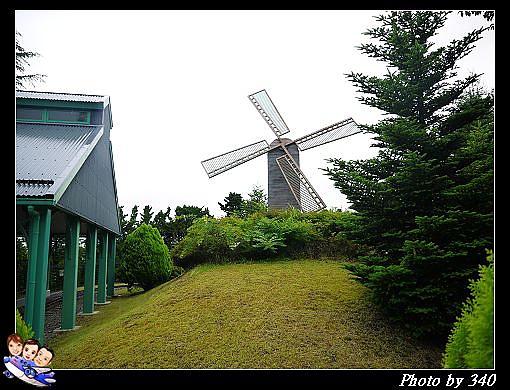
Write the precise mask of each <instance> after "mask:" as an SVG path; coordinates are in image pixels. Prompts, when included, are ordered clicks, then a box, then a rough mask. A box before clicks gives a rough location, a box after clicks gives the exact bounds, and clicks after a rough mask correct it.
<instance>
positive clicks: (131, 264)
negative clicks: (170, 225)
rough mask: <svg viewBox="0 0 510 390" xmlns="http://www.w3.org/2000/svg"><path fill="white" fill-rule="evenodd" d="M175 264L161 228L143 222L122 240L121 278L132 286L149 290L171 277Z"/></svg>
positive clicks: (119, 275) (119, 274)
mask: <svg viewBox="0 0 510 390" xmlns="http://www.w3.org/2000/svg"><path fill="white" fill-rule="evenodd" d="M172 266H173V264H172V261H171V259H170V252H169V250H168V248H167V246H166V245H165V243H164V242H163V239H162V238H161V235H160V234H159V231H158V229H156V228H154V227H152V226H150V225H147V224H144V223H142V224H141V225H140V226H138V227H137V228H136V230H134V231H133V232H132V233H130V234H129V235H128V236H127V237H126V239H125V241H124V243H123V246H122V257H121V260H120V264H119V272H118V278H119V279H120V280H122V281H124V282H126V283H128V285H129V286H133V285H134V284H139V285H140V286H141V287H142V288H143V289H144V290H149V289H151V288H153V287H155V286H157V285H159V284H161V283H164V282H166V281H167V280H169V279H170V276H171V273H172Z"/></svg>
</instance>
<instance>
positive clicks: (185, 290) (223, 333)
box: [51, 260, 442, 368]
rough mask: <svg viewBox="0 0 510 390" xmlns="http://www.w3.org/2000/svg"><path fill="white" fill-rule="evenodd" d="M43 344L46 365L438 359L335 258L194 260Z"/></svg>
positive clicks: (386, 364) (326, 364) (347, 364)
mask: <svg viewBox="0 0 510 390" xmlns="http://www.w3.org/2000/svg"><path fill="white" fill-rule="evenodd" d="M99 310H100V313H99V314H97V315H95V316H91V317H80V318H79V321H78V325H80V326H81V328H80V329H79V330H77V331H75V332H71V333H67V334H60V335H58V336H57V337H55V338H54V339H53V340H52V342H51V345H52V346H53V348H54V349H55V352H56V356H55V359H54V362H53V367H54V368H440V367H441V353H442V350H441V349H440V348H438V347H437V346H431V345H427V344H425V343H421V342H417V341H416V340H413V339H411V338H409V337H407V336H406V335H404V333H403V332H402V331H401V330H400V329H398V328H395V327H394V326H393V325H391V324H389V323H388V322H387V320H385V319H384V317H383V316H382V315H381V314H380V313H379V312H378V310H377V309H376V308H375V307H374V306H373V305H372V304H370V303H369V302H368V300H367V290H366V288H365V287H363V286H362V285H360V284H359V283H357V282H355V281H354V280H352V279H351V275H350V274H349V273H348V271H346V270H345V269H343V268H342V267H341V265H340V264H339V263H338V262H334V261H317V260H302V261H274V262H263V263H248V264H225V265H200V266H197V267H195V268H194V269H192V270H191V271H189V272H187V273H186V274H184V275H183V276H182V277H180V278H178V279H176V280H173V281H170V282H168V283H166V284H163V285H161V286H158V287H156V288H154V289H152V290H149V291H147V292H144V293H141V294H138V295H135V296H125V297H120V298H115V299H114V300H113V302H112V304H110V305H107V306H100V307H99Z"/></svg>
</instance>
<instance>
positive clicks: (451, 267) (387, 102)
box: [326, 11, 494, 336]
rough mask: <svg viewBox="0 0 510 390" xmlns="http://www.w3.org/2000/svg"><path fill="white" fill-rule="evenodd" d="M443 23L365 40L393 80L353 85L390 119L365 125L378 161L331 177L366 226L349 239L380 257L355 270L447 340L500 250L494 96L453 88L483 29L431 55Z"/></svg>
mask: <svg viewBox="0 0 510 390" xmlns="http://www.w3.org/2000/svg"><path fill="white" fill-rule="evenodd" d="M448 14H449V12H430V11H426V12H408V11H398V12H389V13H387V14H384V15H381V16H379V17H377V21H378V22H379V23H380V27H376V28H372V29H369V30H368V31H367V32H366V33H365V34H366V35H368V36H370V37H371V38H372V39H374V40H379V41H380V42H381V43H380V44H375V43H368V44H363V45H361V46H360V47H359V49H360V50H361V51H362V52H363V53H365V54H367V55H368V56H370V57H374V58H376V59H377V60H379V61H384V62H386V63H387V64H388V70H387V73H386V75H384V76H383V77H376V76H367V75H363V74H360V73H354V72H351V73H350V74H348V75H347V77H348V78H349V79H350V80H351V81H352V82H353V83H354V85H355V86H357V87H358V88H359V89H358V91H359V92H361V93H363V95H362V96H361V97H359V100H360V101H362V102H363V103H364V104H367V105H369V106H371V107H375V108H378V109H380V110H382V111H384V112H385V113H386V114H388V117H387V118H386V119H384V120H382V121H380V122H379V123H377V124H375V125H371V126H363V128H364V130H365V131H366V132H367V133H369V134H372V135H373V138H374V140H375V141H376V142H375V144H374V145H373V146H376V147H378V148H380V149H379V152H378V155H377V156H376V157H374V158H372V159H368V160H358V161H345V160H342V159H330V160H329V162H330V163H332V164H333V168H327V169H326V171H327V175H329V176H330V178H331V179H332V180H333V181H334V183H335V186H336V187H337V188H339V189H340V190H341V191H342V193H344V194H345V195H346V196H347V198H348V200H349V201H350V202H351V203H352V205H351V208H352V209H353V210H355V211H356V212H357V213H358V214H359V216H360V221H361V224H360V228H359V229H358V230H357V231H356V232H354V238H356V239H357V240H358V241H359V242H360V243H363V244H366V245H368V246H369V247H371V248H372V250H373V252H372V253H370V254H368V255H366V256H363V257H361V258H360V263H359V264H354V265H350V266H348V268H349V269H350V270H351V271H353V272H354V274H355V275H357V276H358V277H359V279H360V281H361V282H363V283H364V284H366V285H367V286H369V287H370V288H371V291H372V293H373V297H374V298H375V300H376V301H377V302H379V303H380V304H381V305H382V306H383V307H385V308H386V309H387V311H388V313H389V315H390V316H392V317H393V318H395V319H398V320H401V321H402V322H403V324H404V325H406V326H407V327H409V328H410V329H411V330H412V331H413V333H415V334H416V335H442V336H446V334H447V332H448V330H449V329H450V327H451V324H452V323H453V321H455V318H456V315H458V314H459V312H460V308H461V305H462V302H463V301H464V300H465V299H466V297H467V295H468V293H469V291H468V284H469V279H470V278H472V277H474V275H475V274H476V271H477V267H478V265H479V264H481V263H482V262H483V261H484V255H485V249H486V248H491V247H492V242H493V237H492V234H493V228H492V222H493V214H492V197H493V185H492V183H493V172H492V166H493V131H494V130H493V113H492V107H493V97H492V95H491V94H487V93H484V92H483V91H482V90H480V89H473V88H472V87H473V86H474V85H476V83H477V81H478V79H479V76H480V75H477V74H472V75H470V76H468V77H466V78H463V79H459V78H457V79H456V80H453V78H454V77H455V76H457V74H456V72H455V69H456V63H457V62H458V61H459V60H460V59H461V58H463V57H465V56H466V55H468V54H469V53H470V52H471V50H472V49H473V48H474V44H475V42H476V41H478V40H479V39H480V38H481V34H482V32H483V31H484V30H485V29H486V28H480V29H477V30H475V31H472V32H471V33H469V34H467V35H466V36H465V37H463V38H462V39H460V40H454V41H452V42H451V43H450V44H448V45H447V46H445V47H439V48H437V49H435V50H433V49H432V47H433V45H434V44H433V43H432V42H431V38H432V37H433V36H434V35H435V34H436V33H437V31H438V29H440V28H441V27H442V26H443V25H444V23H445V21H446V19H447V17H448Z"/></svg>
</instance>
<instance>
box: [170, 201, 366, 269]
mask: <svg viewBox="0 0 510 390" xmlns="http://www.w3.org/2000/svg"><path fill="white" fill-rule="evenodd" d="M356 220H357V217H356V216H355V215H353V214H352V213H350V212H340V211H328V210H321V211H318V212H310V213H301V212H299V211H297V210H295V209H289V210H270V211H262V212H256V213H253V214H251V215H249V216H247V217H244V218H241V217H238V216H230V217H223V218H212V217H203V218H198V219H196V220H195V221H194V222H193V224H192V226H191V227H190V228H189V229H188V232H187V234H186V236H185V237H184V238H183V240H182V241H180V242H179V243H178V244H177V245H175V246H174V247H173V250H172V259H173V260H174V262H175V264H178V265H180V266H184V267H191V266H193V265H195V264H198V263H204V262H218V263H224V262H235V261H244V260H250V261H253V260H260V259H269V258H276V257H285V258H303V257H308V258H319V257H329V258H336V259H344V260H347V259H352V258H353V257H354V256H355V254H356V251H357V247H356V246H355V245H354V244H353V243H352V242H350V241H348V240H347V239H346V238H345V233H346V231H349V230H352V229H353V228H354V227H355V226H356V224H357V223H356Z"/></svg>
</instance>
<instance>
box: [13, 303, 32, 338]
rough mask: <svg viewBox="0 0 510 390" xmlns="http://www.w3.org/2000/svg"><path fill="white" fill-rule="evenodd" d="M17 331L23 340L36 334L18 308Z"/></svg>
mask: <svg viewBox="0 0 510 390" xmlns="http://www.w3.org/2000/svg"><path fill="white" fill-rule="evenodd" d="M16 333H17V334H18V336H19V337H21V339H22V340H23V341H26V340H28V339H32V338H34V336H35V332H34V330H33V329H32V326H30V325H29V324H27V323H25V321H24V320H23V317H22V316H21V313H20V312H19V310H18V309H16Z"/></svg>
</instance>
